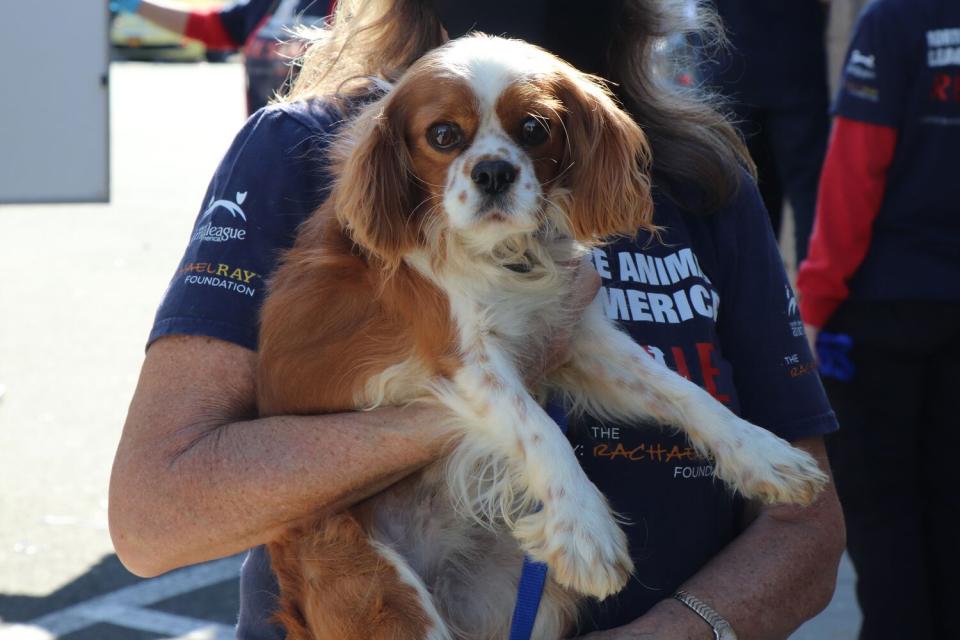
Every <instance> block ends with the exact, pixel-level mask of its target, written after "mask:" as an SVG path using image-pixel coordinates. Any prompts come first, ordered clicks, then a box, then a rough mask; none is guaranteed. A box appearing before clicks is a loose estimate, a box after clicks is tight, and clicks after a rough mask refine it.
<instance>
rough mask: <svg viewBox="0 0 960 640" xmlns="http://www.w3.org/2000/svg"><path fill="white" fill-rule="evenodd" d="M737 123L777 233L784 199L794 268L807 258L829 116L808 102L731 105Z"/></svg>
mask: <svg viewBox="0 0 960 640" xmlns="http://www.w3.org/2000/svg"><path fill="white" fill-rule="evenodd" d="M735 111H736V113H735V117H736V119H737V120H738V122H737V125H738V127H739V129H740V131H741V133H742V134H743V136H744V138H745V139H746V141H747V147H748V148H749V150H750V155H751V157H752V158H753V161H754V162H756V163H757V173H758V186H759V188H760V194H761V195H762V196H763V202H764V204H765V205H766V206H767V211H769V212H770V222H771V223H772V224H773V230H774V232H776V234H777V235H778V236H779V235H780V225H781V222H782V220H783V204H784V197H786V198H787V199H789V201H790V206H791V207H792V208H793V217H794V223H795V227H794V240H793V241H794V247H795V249H796V255H797V264H798V265H799V264H800V262H801V261H802V260H803V259H804V258H805V257H806V255H807V243H808V241H809V240H810V233H811V231H813V214H814V210H815V209H816V205H817V186H818V184H819V182H820V169H821V168H822V167H823V158H824V155H825V154H826V150H827V136H828V135H829V130H830V118H829V115H828V113H827V105H826V104H825V103H824V104H821V103H819V102H811V103H810V104H809V105H802V104H801V105H797V106H793V107H790V108H777V109H774V108H755V107H748V106H737V107H736V109H735Z"/></svg>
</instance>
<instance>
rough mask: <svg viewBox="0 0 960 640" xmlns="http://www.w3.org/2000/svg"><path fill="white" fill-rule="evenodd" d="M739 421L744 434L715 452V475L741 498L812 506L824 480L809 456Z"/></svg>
mask: <svg viewBox="0 0 960 640" xmlns="http://www.w3.org/2000/svg"><path fill="white" fill-rule="evenodd" d="M740 422H741V425H740V426H741V427H745V428H747V429H746V431H747V432H746V434H744V435H743V436H742V438H741V439H740V442H739V446H735V447H730V448H727V450H726V451H725V452H720V451H718V452H715V453H716V462H717V465H716V468H717V476H718V477H719V478H720V479H722V480H724V481H726V482H727V483H729V484H730V485H731V486H732V487H733V488H735V489H736V490H737V491H739V492H740V493H741V494H743V495H744V496H745V497H747V498H751V499H756V500H760V501H762V502H765V503H767V504H796V505H801V506H806V505H809V504H810V503H812V502H813V501H814V499H815V498H816V497H817V495H819V493H820V491H821V490H822V489H823V487H824V485H826V483H827V480H828V478H827V475H826V474H825V473H824V472H823V471H822V470H821V469H820V466H819V465H818V464H817V461H816V460H814V459H813V456H811V455H810V454H808V453H807V452H806V451H803V450H801V449H798V448H796V447H794V446H792V445H791V444H790V443H789V442H787V441H786V440H783V439H781V438H778V437H777V436H775V435H773V434H772V433H770V432H769V431H767V430H766V429H761V428H759V427H756V426H754V425H752V424H750V423H749V422H745V421H742V420H741V421H740Z"/></svg>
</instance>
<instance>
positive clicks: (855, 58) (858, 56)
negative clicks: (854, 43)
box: [850, 49, 877, 69]
mask: <svg viewBox="0 0 960 640" xmlns="http://www.w3.org/2000/svg"><path fill="white" fill-rule="evenodd" d="M876 60H877V56H876V55H869V56H868V55H866V54H864V53H860V52H859V51H858V50H857V49H854V50H853V51H852V52H851V53H850V64H852V65H860V66H863V67H866V68H867V69H873V66H874V64H875V63H876Z"/></svg>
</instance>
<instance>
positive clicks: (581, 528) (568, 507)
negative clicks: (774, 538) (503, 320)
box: [437, 336, 633, 598]
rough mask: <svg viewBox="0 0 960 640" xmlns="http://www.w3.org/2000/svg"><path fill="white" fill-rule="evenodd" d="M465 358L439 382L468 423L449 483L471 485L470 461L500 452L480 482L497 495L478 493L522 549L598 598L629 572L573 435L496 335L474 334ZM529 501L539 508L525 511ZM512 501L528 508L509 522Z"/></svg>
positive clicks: (619, 536)
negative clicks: (497, 467) (499, 467)
mask: <svg viewBox="0 0 960 640" xmlns="http://www.w3.org/2000/svg"><path fill="white" fill-rule="evenodd" d="M464 359H465V362H464V366H463V367H461V369H460V370H459V371H458V372H457V373H456V375H455V376H454V378H453V380H452V384H449V385H447V386H446V388H445V389H438V390H437V394H438V396H439V397H440V399H441V401H442V402H443V403H444V404H446V405H447V406H448V407H450V408H451V409H453V410H454V411H455V412H456V413H457V414H458V415H459V416H460V417H461V418H463V419H464V421H465V423H466V427H467V433H466V434H465V436H464V439H463V441H462V442H461V443H460V445H459V446H458V451H457V452H455V453H454V455H453V456H452V462H451V469H452V471H451V475H452V478H451V484H452V486H454V487H455V488H456V487H458V486H459V487H469V486H470V485H471V480H472V479H474V478H475V477H476V475H477V473H478V472H477V465H476V464H473V462H475V461H479V460H483V459H485V458H486V459H488V460H489V459H490V458H494V459H499V460H501V461H502V460H504V459H506V460H507V464H506V465H505V467H506V469H507V470H506V471H505V472H504V473H503V474H501V478H500V480H499V481H498V480H494V481H492V482H490V483H488V484H487V486H486V488H485V489H482V491H485V492H486V493H488V494H489V493H490V492H493V493H494V494H495V495H493V496H491V495H486V496H483V497H482V498H481V500H480V501H481V502H483V503H484V504H486V505H488V506H489V505H493V508H492V509H488V510H490V511H500V512H502V513H503V514H504V515H505V516H506V520H507V521H508V523H509V524H511V526H512V530H513V535H514V537H515V538H516V539H517V540H518V542H519V543H520V545H521V547H522V548H523V550H524V551H526V552H527V553H528V554H529V555H530V556H531V557H532V558H534V559H536V560H539V561H541V562H545V563H546V564H547V565H548V566H549V567H550V570H551V576H552V577H553V579H554V580H556V581H557V582H558V583H560V584H561V585H563V586H566V587H569V588H571V589H574V590H575V591H578V592H580V593H583V594H587V595H592V596H595V597H598V598H604V597H606V596H609V595H611V594H614V593H616V592H618V591H620V589H622V588H623V586H624V585H625V584H626V581H627V578H628V577H629V575H630V573H631V571H632V570H633V565H632V562H631V560H630V556H629V554H628V550H627V540H626V536H625V535H624V534H623V531H622V530H621V529H620V527H619V526H618V524H617V522H616V519H615V517H614V515H613V513H611V511H610V508H609V506H608V505H607V502H606V499H605V498H604V497H603V495H602V494H601V493H600V491H599V490H597V488H596V487H595V486H594V484H593V483H592V482H590V480H589V479H588V478H587V477H586V475H585V474H584V472H583V470H582V469H581V468H580V465H579V463H578V462H577V459H576V456H575V455H574V453H573V449H572V448H571V446H570V443H569V442H568V441H567V439H566V438H565V437H564V435H563V434H562V432H561V431H560V429H559V428H558V427H557V425H556V423H555V422H554V421H553V420H551V419H550V417H549V416H548V415H547V413H546V412H545V411H544V410H543V408H541V407H540V405H539V404H537V402H536V401H535V400H534V399H533V398H532V397H531V396H530V394H529V393H528V392H527V390H526V388H525V386H524V383H523V379H522V377H521V376H520V374H519V372H518V371H517V368H516V366H515V365H514V363H513V360H512V359H511V358H510V357H509V355H508V353H507V351H506V349H504V348H503V347H502V346H501V345H499V344H498V341H497V339H496V338H493V337H491V336H480V337H479V338H478V339H477V340H476V341H475V342H474V343H473V346H472V347H471V348H470V349H469V350H467V352H466V353H465V354H464ZM458 460H459V461H460V462H459V463H458ZM464 461H466V462H464ZM481 475H483V474H482V473H481ZM495 475H496V474H495ZM503 476H506V477H505V478H504V477H503ZM481 484H483V482H481ZM463 499H464V500H465V501H467V502H471V501H475V497H474V496H465V497H464V498H463ZM533 502H539V503H541V504H542V508H541V509H540V510H539V511H536V512H533V513H530V508H529V507H530V506H531V504H532V503H533ZM517 505H526V507H527V508H526V509H523V508H522V507H521V513H525V515H521V516H520V517H519V518H518V519H516V520H513V517H512V515H513V512H514V511H515V510H516V508H517ZM490 515H495V514H490Z"/></svg>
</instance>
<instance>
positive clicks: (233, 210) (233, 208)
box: [200, 191, 247, 222]
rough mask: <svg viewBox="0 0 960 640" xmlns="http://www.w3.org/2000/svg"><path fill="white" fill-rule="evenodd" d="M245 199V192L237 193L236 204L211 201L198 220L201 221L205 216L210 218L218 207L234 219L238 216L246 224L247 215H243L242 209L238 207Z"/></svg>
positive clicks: (224, 201) (228, 201)
mask: <svg viewBox="0 0 960 640" xmlns="http://www.w3.org/2000/svg"><path fill="white" fill-rule="evenodd" d="M246 199H247V192H246V191H244V192H243V193H240V192H239V191H238V192H237V201H236V202H232V201H230V200H211V201H210V205H209V206H208V207H207V208H206V210H205V211H204V212H203V213H202V214H200V219H201V220H202V219H204V218H206V217H207V216H212V215H213V212H214V211H216V210H217V209H219V208H220V207H223V208H224V209H226V210H227V211H229V212H230V215H231V216H233V217H234V218H236V217H237V216H240V218H241V219H242V220H243V221H244V222H246V221H247V214H245V213H244V212H243V209H241V208H240V205H242V204H243V201H244V200H246Z"/></svg>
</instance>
